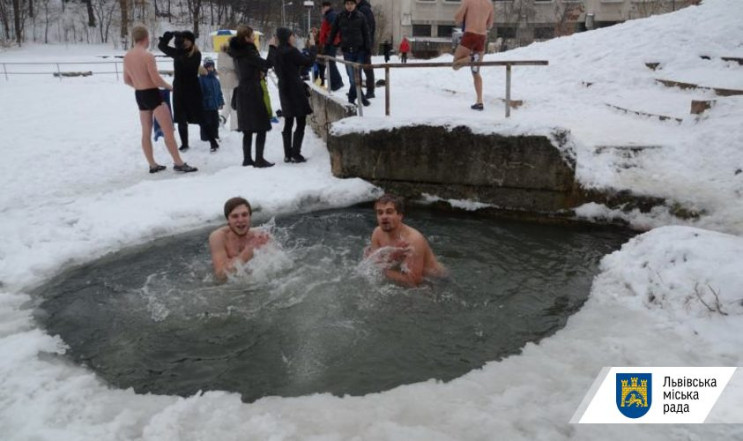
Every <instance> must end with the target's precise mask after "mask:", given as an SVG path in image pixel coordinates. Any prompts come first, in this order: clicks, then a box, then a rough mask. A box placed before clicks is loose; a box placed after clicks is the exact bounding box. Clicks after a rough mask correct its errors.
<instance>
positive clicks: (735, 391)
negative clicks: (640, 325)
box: [570, 367, 743, 424]
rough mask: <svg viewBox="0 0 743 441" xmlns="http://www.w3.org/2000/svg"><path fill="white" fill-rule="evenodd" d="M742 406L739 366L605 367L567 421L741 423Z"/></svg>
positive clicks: (741, 382) (596, 422) (742, 378)
mask: <svg viewBox="0 0 743 441" xmlns="http://www.w3.org/2000/svg"><path fill="white" fill-rule="evenodd" d="M731 380H732V381H731ZM728 385H730V388H729V390H728V391H726V388H727V387H728ZM723 392H726V393H723ZM718 400H719V401H720V402H719V404H718V405H716V404H717V403H718ZM741 408H743V370H741V372H738V371H737V368H735V367H610V368H609V367H607V368H603V369H602V370H601V372H600V373H599V375H598V377H597V378H596V381H594V384H593V385H592V386H591V388H590V389H589V391H588V393H587V394H586V396H585V398H584V399H583V402H582V403H581V405H580V406H579V407H578V409H577V410H576V412H575V415H573V418H572V419H571V421H570V422H571V423H579V424H694V423H696V424H701V423H705V422H707V423H741V422H743V416H742V415H740V414H741V413H742V412H741V411H740V409H741Z"/></svg>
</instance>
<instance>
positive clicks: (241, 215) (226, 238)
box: [209, 197, 271, 282]
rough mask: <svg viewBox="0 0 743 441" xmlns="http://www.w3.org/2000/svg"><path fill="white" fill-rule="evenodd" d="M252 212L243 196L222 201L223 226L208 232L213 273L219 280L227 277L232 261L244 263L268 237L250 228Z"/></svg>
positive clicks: (231, 270)
mask: <svg viewBox="0 0 743 441" xmlns="http://www.w3.org/2000/svg"><path fill="white" fill-rule="evenodd" d="M252 214H253V209H252V208H251V207H250V203H249V202H248V201H247V200H245V199H244V198H241V197H235V198H231V199H228V200H227V202H225V204H224V217H225V218H227V225H225V226H223V227H220V228H218V229H217V230H215V231H213V232H212V234H210V235H209V249H210V250H211V253H212V264H213V265H214V275H215V276H216V277H217V280H219V281H220V282H224V281H226V280H227V275H228V274H230V273H232V272H234V271H235V265H236V264H244V263H245V262H247V261H249V260H250V259H252V258H253V254H254V252H255V250H256V249H258V248H260V247H262V246H263V245H265V244H266V243H268V241H269V240H270V239H271V236H270V235H269V234H268V233H267V232H265V231H255V230H251V229H250V218H251V216H252Z"/></svg>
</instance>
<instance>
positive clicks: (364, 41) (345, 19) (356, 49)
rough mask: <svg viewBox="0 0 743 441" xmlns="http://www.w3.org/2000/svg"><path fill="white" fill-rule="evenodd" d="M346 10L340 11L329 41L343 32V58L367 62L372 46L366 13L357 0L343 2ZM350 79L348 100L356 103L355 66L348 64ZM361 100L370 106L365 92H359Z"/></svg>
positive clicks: (347, 69) (341, 45)
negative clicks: (361, 10) (362, 10)
mask: <svg viewBox="0 0 743 441" xmlns="http://www.w3.org/2000/svg"><path fill="white" fill-rule="evenodd" d="M343 6H344V8H345V10H344V11H342V12H339V13H338V15H337V16H336V18H335V22H334V23H333V27H332V28H331V30H330V36H329V37H328V40H329V41H335V37H336V35H338V33H339V32H340V34H341V43H340V47H341V51H343V59H344V60H346V61H353V62H356V63H365V62H366V54H367V53H369V49H370V48H371V40H370V38H371V37H370V34H369V26H368V25H367V23H366V18H365V17H364V14H362V13H361V12H359V11H358V10H356V0H345V1H344V2H343ZM346 72H347V73H348V79H349V80H350V81H351V87H350V88H349V89H348V102H349V103H351V104H355V103H356V79H355V78H354V70H353V67H351V66H349V65H346ZM359 98H360V101H361V103H362V104H363V105H365V106H368V105H369V101H368V100H367V99H366V98H365V97H364V94H363V93H359Z"/></svg>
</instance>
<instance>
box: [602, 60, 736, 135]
mask: <svg viewBox="0 0 743 441" xmlns="http://www.w3.org/2000/svg"><path fill="white" fill-rule="evenodd" d="M699 59H700V63H699V65H698V67H695V69H692V70H689V71H688V72H684V74H683V78H678V75H679V74H678V73H677V74H675V75H674V74H673V73H668V71H672V69H671V68H672V66H664V64H663V63H662V62H646V63H645V66H646V67H647V68H648V69H650V70H651V71H653V72H654V73H656V74H654V75H653V79H654V81H655V82H656V83H657V84H660V85H662V86H665V87H666V88H668V89H669V90H668V92H662V91H661V90H658V91H643V92H642V95H643V98H642V99H640V100H637V99H636V100H634V102H632V101H629V102H627V101H628V100H626V99H624V100H623V99H622V97H610V98H608V99H607V101H606V102H605V103H604V104H605V105H606V106H607V107H609V108H611V109H613V110H616V111H618V112H623V113H626V114H631V115H636V116H641V117H645V118H652V119H657V120H659V121H671V122H677V123H680V122H682V121H683V120H684V119H685V118H686V117H687V116H689V115H700V114H703V113H704V112H705V111H707V110H708V109H710V108H712V107H713V106H714V105H715V103H716V102H717V100H719V99H725V98H727V97H731V96H738V95H743V68H741V66H743V57H737V56H722V57H712V56H709V55H701V56H700V57H699ZM710 62H711V63H710ZM721 62H722V63H724V64H721ZM664 70H665V71H666V74H665V75H663V73H664ZM719 83H722V84H719ZM622 101H625V102H622Z"/></svg>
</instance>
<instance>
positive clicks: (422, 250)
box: [384, 237, 428, 287]
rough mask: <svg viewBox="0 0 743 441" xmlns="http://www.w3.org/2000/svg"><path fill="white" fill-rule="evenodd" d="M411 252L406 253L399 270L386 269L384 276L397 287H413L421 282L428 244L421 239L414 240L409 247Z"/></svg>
mask: <svg viewBox="0 0 743 441" xmlns="http://www.w3.org/2000/svg"><path fill="white" fill-rule="evenodd" d="M409 248H410V249H412V252H407V253H406V257H405V260H404V261H403V263H402V265H400V269H392V268H390V269H386V270H384V275H385V276H387V277H388V278H389V279H390V280H392V281H393V282H395V283H397V284H398V285H402V286H406V287H415V286H418V285H420V283H421V282H422V281H423V269H424V266H425V255H426V251H427V249H428V244H427V243H426V240H425V239H423V237H419V238H415V239H413V240H412V241H411V244H410V246H409Z"/></svg>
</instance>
